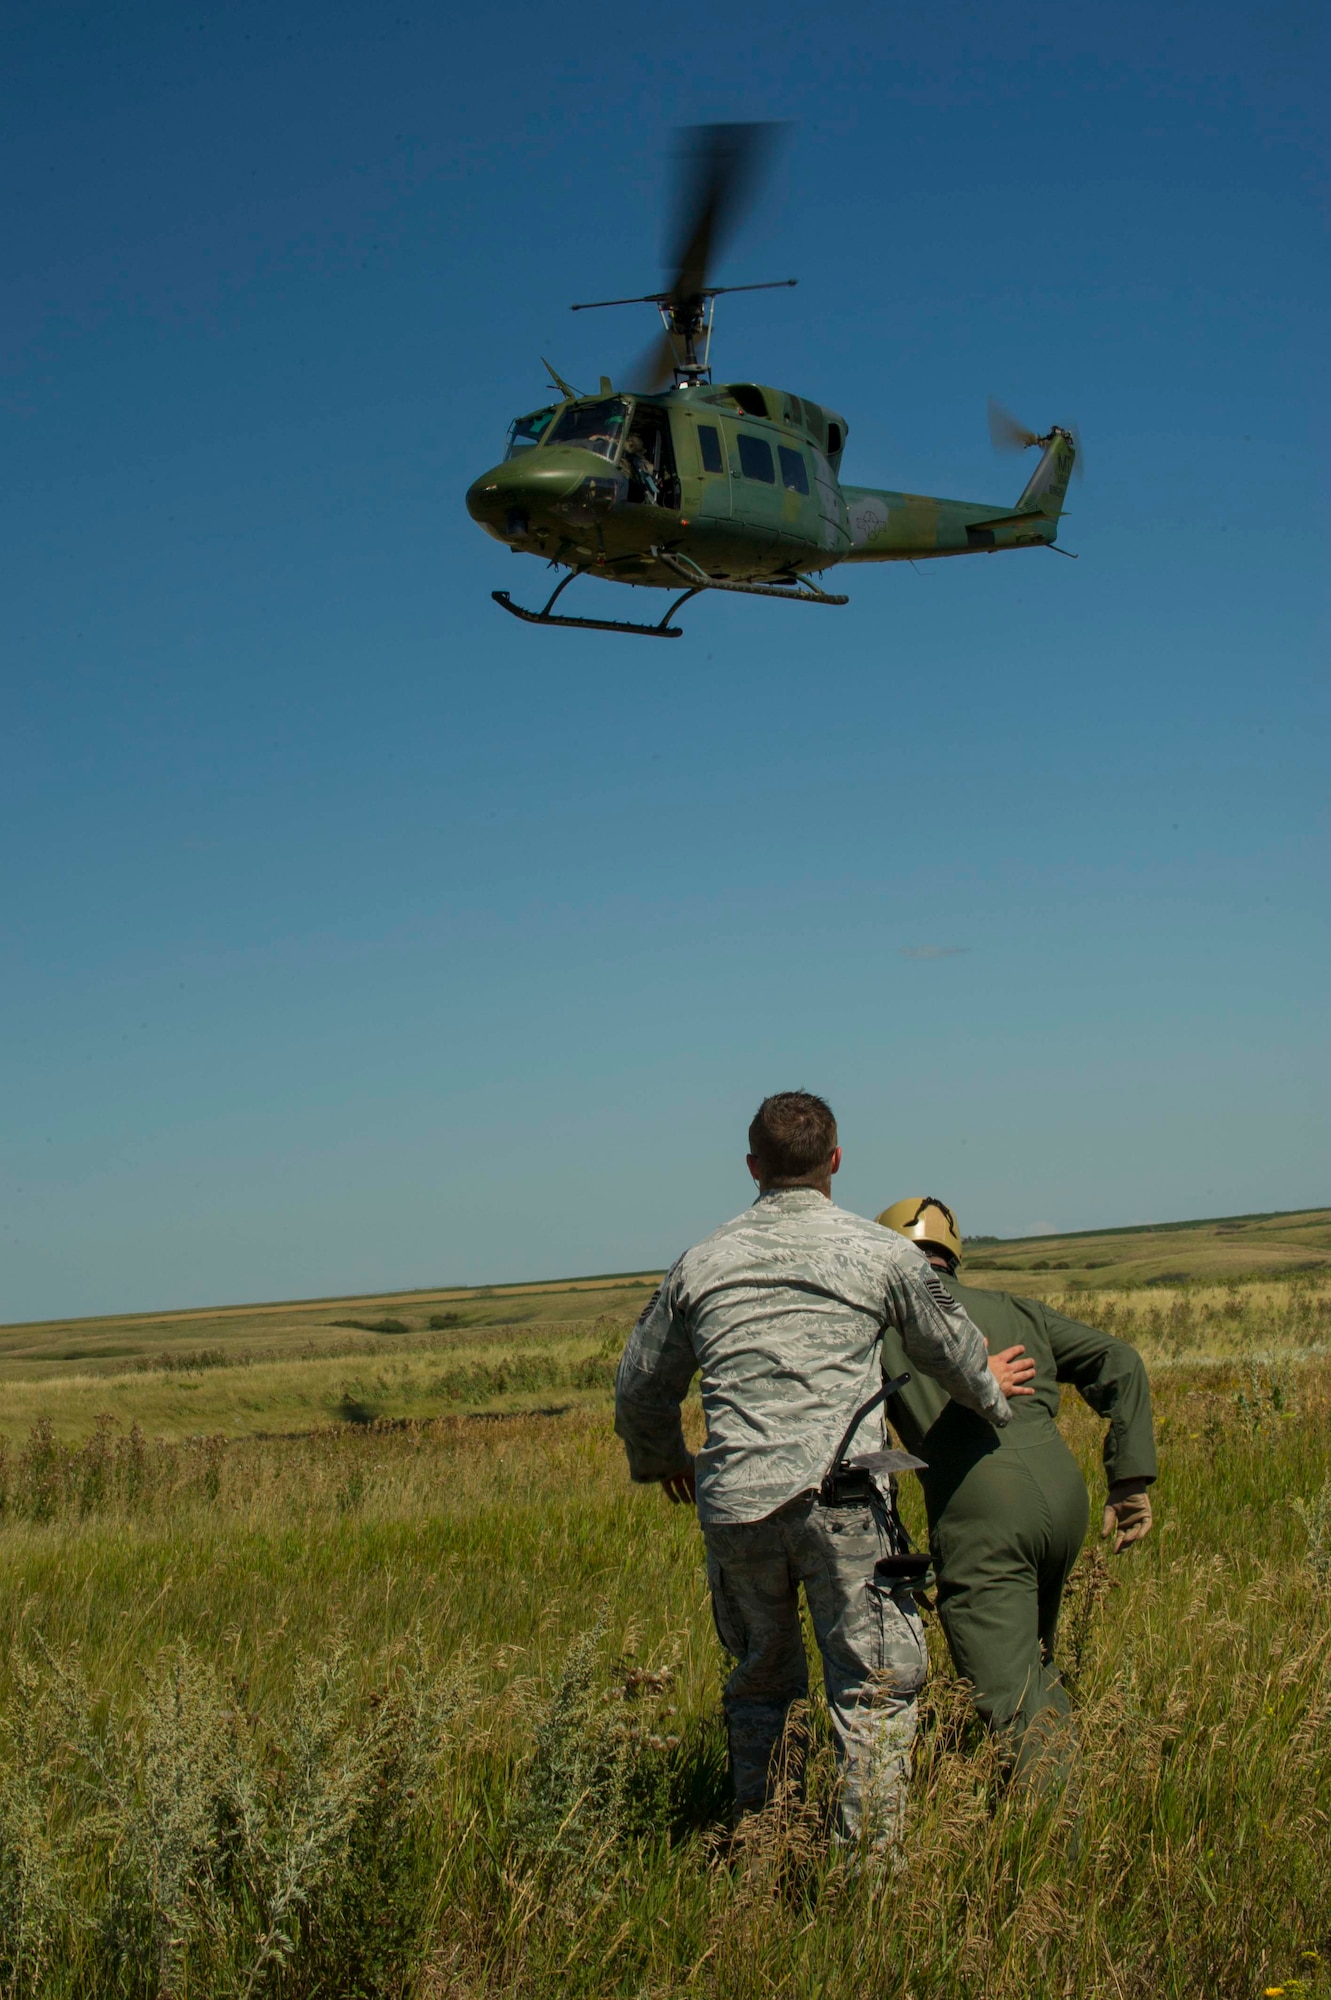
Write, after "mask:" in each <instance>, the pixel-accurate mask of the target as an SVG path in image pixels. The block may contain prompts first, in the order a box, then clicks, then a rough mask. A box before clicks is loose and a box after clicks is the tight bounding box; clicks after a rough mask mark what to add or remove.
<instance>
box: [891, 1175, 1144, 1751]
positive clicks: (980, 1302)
mask: <svg viewBox="0 0 1331 2000" xmlns="http://www.w3.org/2000/svg"><path fill="white" fill-rule="evenodd" d="M878 1220H879V1222H880V1223H882V1224H883V1225H884V1226H885V1227H886V1228H889V1229H895V1230H896V1231H897V1232H898V1234H900V1235H902V1236H905V1237H908V1238H909V1239H910V1241H911V1242H913V1243H917V1244H918V1245H919V1246H920V1248H921V1249H922V1250H923V1251H924V1254H925V1255H926V1257H928V1259H929V1261H930V1263H931V1264H933V1265H934V1266H935V1267H936V1268H937V1269H939V1270H941V1271H945V1272H946V1273H947V1274H948V1278H949V1289H950V1290H951V1291H952V1293H953V1294H954V1295H955V1297H956V1299H957V1301H958V1303H959V1304H960V1305H961V1306H962V1307H963V1308H964V1309H965V1311H966V1313H967V1314H968V1315H969V1317H970V1318H971V1320H972V1321H973V1322H974V1324H975V1325H976V1326H978V1327H979V1329H980V1331H981V1333H983V1334H984V1336H985V1339H986V1341H987V1342H988V1345H989V1349H990V1352H991V1353H997V1352H999V1351H1000V1350H1001V1349H1004V1348H1011V1347H1015V1346H1021V1347H1023V1348H1024V1349H1025V1351H1026V1354H1027V1356H1028V1357H1029V1358H1030V1359H1032V1360H1034V1362H1035V1376H1034V1379H1033V1381H1032V1384H1031V1386H1032V1388H1033V1389H1034V1392H1035V1393H1034V1394H1033V1395H1032V1396H1028V1397H1025V1398H1023V1399H1022V1400H1021V1401H1019V1402H1014V1403H1013V1404H1012V1422H1011V1423H1010V1424H1009V1425H1008V1426H1007V1428H1006V1429H1004V1430H996V1429H995V1428H994V1426H993V1425H992V1424H987V1423H985V1422H984V1421H983V1420H982V1419H979V1418H977V1417H975V1416H974V1415H973V1414H972V1412H971V1411H969V1410H966V1409H963V1408H962V1406H961V1404H960V1403H956V1402H953V1401H952V1400H951V1399H950V1398H949V1397H948V1395H947V1392H946V1391H945V1390H944V1389H943V1388H941V1387H940V1385H939V1384H938V1383H937V1382H935V1381H931V1380H930V1379H929V1378H928V1377H927V1376H923V1375H921V1374H919V1373H918V1372H917V1371H912V1373H911V1379H910V1382H909V1383H908V1385H907V1387H906V1388H905V1389H903V1390H902V1391H901V1392H900V1393H899V1394H898V1395H896V1396H895V1397H893V1399H892V1401H891V1402H890V1403H889V1405H888V1412H889V1415H890V1418H891V1421H892V1424H893V1426H894V1428H895V1429H896V1431H897V1433H898V1435H899V1436H900V1438H901V1440H902V1442H903V1444H904V1445H905V1446H906V1448H907V1450H908V1451H912V1452H915V1453H916V1454H917V1455H918V1456H919V1457H920V1458H922V1459H925V1460H926V1461H927V1470H925V1471H923V1472H921V1473H920V1475H919V1477H920V1484H921V1486H922V1487H923V1489H924V1500H925V1506H926V1509H927V1511H928V1516H929V1536H930V1548H931V1552H932V1554H933V1558H934V1564H935V1573H936V1575H937V1579H938V1592H937V1602H938V1615H939V1618H940V1620H941V1622H942V1626H943V1630H944V1632H945V1634H946V1635H947V1642H948V1646H949V1648H950V1650H951V1653H952V1658H953V1661H954V1663H955V1665H956V1668H957V1671H958V1673H959V1674H961V1675H962V1677H963V1678H964V1679H965V1680H967V1681H969V1682H970V1684H971V1688H972V1691H973V1699H974V1702H975V1706H976V1708H977V1710H978V1711H979V1713H980V1715H981V1716H982V1717H983V1718H984V1720H985V1722H986V1723H987V1724H988V1726H989V1728H990V1729H991V1730H993V1731H994V1733H995V1734H996V1735H997V1736H998V1737H999V1738H1000V1739H1001V1740H1002V1741H1003V1743H1004V1747H1005V1751H1006V1755H1007V1762H1008V1767H1009V1769H1010V1771H1011V1772H1012V1773H1013V1774H1014V1775H1015V1776H1018V1777H1020V1778H1022V1779H1023V1780H1024V1781H1027V1782H1031V1783H1032V1784H1034V1785H1035V1786H1037V1787H1041V1786H1043V1785H1045V1784H1047V1783H1049V1782H1050V1781H1051V1780H1053V1779H1055V1778H1056V1777H1057V1776H1058V1775H1060V1774H1061V1773H1062V1772H1063V1771H1064V1770H1065V1768H1066V1754H1067V1742H1068V1729H1067V1726H1066V1723H1065V1718H1066V1717H1067V1716H1068V1715H1069V1703H1068V1698H1067V1695H1066V1693H1065V1692H1064V1690H1063V1686H1062V1683H1061V1682H1060V1680H1059V1677H1058V1671H1057V1668H1056V1667H1055V1665H1054V1634H1055V1629H1056V1627H1057V1624H1058V1614H1059V1609H1060V1607H1061V1605H1062V1601H1063V1589H1064V1586H1065V1584H1066V1583H1067V1580H1068V1576H1069V1574H1070V1572H1071V1570H1072V1566H1073V1564H1074V1563H1075V1561H1076V1560H1077V1556H1078V1553H1079V1552H1080V1549H1081V1545H1082V1542H1083V1540H1084V1538H1085V1535H1086V1528H1087V1522H1088V1516H1089V1504H1088V1500H1087V1494H1086V1483H1085V1481H1084V1479H1083V1478H1082V1474H1081V1469H1080V1467H1079V1466H1078V1464H1077V1461H1076V1459H1075V1458H1074V1457H1073V1455H1072V1453H1071V1452H1070V1451H1069V1449H1068V1447H1067V1445H1066V1444H1065V1443H1064V1441H1063V1438H1062V1436H1061V1434H1060V1432H1059V1430H1058V1427H1057V1424H1056V1422H1055V1419H1056V1417H1057V1415H1058V1402H1059V1384H1060V1383H1063V1382H1069V1383H1071V1384H1072V1386H1073V1387H1074V1388H1075V1389H1076V1390H1077V1391H1078V1393H1079V1394H1080V1395H1081V1397H1082V1398H1083V1400H1084V1401H1085V1402H1087V1403H1089V1405H1090V1407H1091V1408H1092V1409H1093V1410H1094V1411H1095V1412H1096V1413H1097V1414H1098V1415H1099V1416H1102V1417H1107V1418H1108V1419H1109V1431H1108V1434H1107V1436H1106V1438H1105V1445H1104V1465H1105V1475H1106V1478H1107V1480H1108V1484H1109V1491H1108V1496H1107V1499H1106V1504H1105V1510H1104V1522H1103V1534H1104V1536H1106V1537H1108V1536H1111V1535H1112V1536H1113V1538H1114V1539H1113V1546H1114V1550H1115V1553H1116V1554H1117V1553H1120V1552H1121V1551H1122V1550H1124V1549H1125V1548H1128V1547H1130V1546H1131V1545H1132V1544H1133V1543H1134V1542H1138V1541H1140V1540H1141V1538H1142V1537H1143V1536H1144V1535H1145V1534H1147V1533H1148V1532H1149V1530H1150V1527H1151V1502H1150V1498H1149V1493H1148V1489H1149V1487H1150V1485H1151V1483H1152V1481H1153V1480H1154V1479H1155V1476H1156V1459H1155V1437H1154V1432H1153V1428H1152V1422H1151V1391H1150V1386H1149V1384H1148V1382H1147V1378H1146V1370H1145V1367H1144V1366H1143V1364H1142V1358H1141V1356H1140V1355H1139V1354H1138V1352H1137V1350H1136V1349H1135V1348H1134V1347H1130V1346H1129V1345H1128V1343H1127V1342H1126V1341H1123V1340H1116V1339H1114V1338H1113V1336H1112V1335H1110V1334H1107V1333H1098V1332H1097V1331H1096V1330H1095V1329H1094V1328H1093V1327H1089V1326H1081V1325H1079V1324H1078V1322H1077V1321H1076V1320H1071V1319H1065V1318H1064V1317H1063V1315H1062V1314H1061V1313H1057V1312H1055V1311H1054V1310H1053V1309H1052V1307H1050V1306H1047V1305H1045V1304H1044V1303H1043V1302H1042V1301H1040V1300H1038V1299H1019V1298H1013V1297H1011V1296H1010V1295H1009V1294H1008V1293H1006V1292H990V1291H980V1290H977V1289H976V1288H975V1287H973V1286H971V1285H962V1284H958V1283H957V1282H956V1278H955V1276H954V1275H953V1274H954V1273H955V1271H956V1269H957V1265H958V1263H959V1261H960V1258H961V1253H962V1240H961V1233H960V1231H959V1229H958V1227H957V1223H956V1219H955V1217H954V1216H953V1213H952V1211H951V1209H950V1208H948V1206H947V1204H946V1203H945V1202H942V1201H939V1200H937V1199H935V1198H934V1197H933V1196H926V1197H924V1198H922V1199H919V1198H915V1197H911V1198H910V1199H909V1200H906V1201H899V1202H896V1203H894V1205H893V1206H892V1207H891V1208H888V1209H885V1210H884V1211H883V1213H882V1214H881V1215H880V1216H879V1217H878ZM896 1339H897V1336H896V1335H895V1333H894V1331H893V1330H892V1329H891V1328H889V1329H888V1332H887V1333H886V1334H885V1336H884V1341H883V1372H884V1374H885V1375H886V1376H888V1377H891V1376H894V1375H897V1374H900V1373H902V1372H904V1370H905V1369H907V1368H909V1365H910V1364H909V1362H908V1360H907V1358H906V1355H905V1353H904V1350H903V1351H901V1352H899V1353H898V1352H895V1351H893V1342H894V1341H895V1340H896Z"/></svg>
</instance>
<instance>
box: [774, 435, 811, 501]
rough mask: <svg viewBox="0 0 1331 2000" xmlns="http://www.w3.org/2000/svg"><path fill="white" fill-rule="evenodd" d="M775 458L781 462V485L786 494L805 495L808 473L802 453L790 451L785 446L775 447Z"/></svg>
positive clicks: (807, 488) (807, 487) (787, 446)
mask: <svg viewBox="0 0 1331 2000" xmlns="http://www.w3.org/2000/svg"><path fill="white" fill-rule="evenodd" d="M777 456H778V457H779V458H780V460H781V484H782V485H783V486H784V487H785V489H786V491H787V493H807V492H808V490H809V471H808V467H807V466H806V465H805V463H804V453H803V452H802V451H792V450H791V448H790V446H789V445H787V444H783V445H778V446H777Z"/></svg>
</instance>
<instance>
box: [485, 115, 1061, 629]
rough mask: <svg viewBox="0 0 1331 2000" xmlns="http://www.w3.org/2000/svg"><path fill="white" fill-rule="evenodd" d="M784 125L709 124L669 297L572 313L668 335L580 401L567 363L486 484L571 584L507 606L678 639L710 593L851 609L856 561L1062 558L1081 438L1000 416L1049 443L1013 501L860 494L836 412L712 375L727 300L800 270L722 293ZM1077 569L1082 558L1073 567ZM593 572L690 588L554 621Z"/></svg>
mask: <svg viewBox="0 0 1331 2000" xmlns="http://www.w3.org/2000/svg"><path fill="white" fill-rule="evenodd" d="M769 132H770V128H769V127H764V126H756V125H711V126H703V127H701V128H699V134H698V141H697V144H696V146H695V149H694V153H693V158H692V164H691V171H690V172H689V174H688V176H687V179H686V181H685V184H684V187H683V190H682V197H681V200H680V203H679V209H680V221H679V224H678V226H677V229H676V232H675V239H674V240H675V248H674V254H673V256H672V257H671V259H670V262H671V264H672V265H673V267H674V276H673V278H672V279H671V282H670V284H669V286H668V287H667V288H666V290H665V291H662V292H649V293H646V294H644V295H642V296H641V297H638V298H629V299H596V300H591V301H589V302H587V303H586V304H583V305H575V306H574V307H573V308H572V310H573V311H574V312H589V311H593V310H600V309H602V308H605V307H609V306H627V305H652V306H655V307H656V308H657V311H658V312H659V314H660V317H661V323H662V330H661V333H660V334H659V335H658V336H657V339H656V341H655V342H654V344H653V347H652V348H651V350H650V351H649V353H648V355H647V356H646V357H645V358H644V360H643V361H642V363H641V364H640V366H639V367H638V368H637V369H635V370H634V371H633V375H632V379H633V380H635V381H636V382H637V383H638V386H637V387H636V388H634V389H629V388H627V387H626V388H621V389H616V388H615V386H614V384H613V383H612V381H611V378H610V377H609V376H607V375H602V377H601V378H600V385H599V388H598V389H597V392H596V394H595V395H581V394H579V392H578V391H577V390H576V389H574V388H573V387H572V386H571V384H569V383H568V382H566V381H565V380H564V379H563V377H562V376H561V375H559V374H558V373H557V372H556V371H555V370H554V369H553V368H551V367H550V364H549V362H545V363H544V364H543V365H544V366H545V367H546V369H547V371H548V373H549V375H550V380H551V386H552V387H553V388H554V390H555V391H556V393H557V396H558V400H557V401H555V402H550V403H546V404H545V405H543V406H542V407H541V408H540V409H536V410H532V411H530V412H529V413H528V414H527V415H526V416H521V417H518V418H516V419H515V420H514V422H513V423H512V424H511V425H510V426H509V432H508V442H507V449H506V451H505V454H504V457H503V459H502V460H501V462H500V463H499V464H498V465H495V466H493V467H492V468H491V469H490V470H489V471H488V472H485V473H482V475H481V477H480V478H479V479H477V480H476V481H475V482H474V483H473V484H472V486H471V487H470V488H469V490H468V493H467V510H468V512H469V513H470V514H471V516H472V518H473V520H475V521H477V522H478V523H479V524H480V526H481V527H482V528H484V529H485V530H486V532H487V533H488V534H490V535H492V536H493V537H494V539H495V540H496V541H499V542H503V543H505V544H506V545H507V546H508V548H509V549H511V550H512V551H513V553H514V554H520V555H535V556H540V557H543V558H544V559H545V560H546V562H547V563H548V564H550V565H551V566H552V567H554V568H557V569H562V570H564V571H565V572H566V574H565V575H564V576H563V577H562V578H561V580H560V581H559V582H558V583H557V584H556V586H555V588H554V590H553V592H552V593H551V595H550V597H549V598H548V600H547V601H546V603H545V604H544V606H543V607H542V608H541V609H540V610H539V611H531V610H528V609H526V608H525V607H524V606H522V605H520V604H515V603H514V602H513V600H512V597H511V595H510V593H509V592H508V591H506V590H496V591H492V592H491V596H492V597H493V598H494V601H495V603H496V604H498V605H500V606H501V607H502V609H503V610H505V611H508V612H511V613H512V615H513V616H514V617H515V618H520V619H522V620H523V621H524V622H525V623H527V624H529V625H544V626H565V627H575V628H577V629H579V630H582V631H591V632H620V633H631V634H633V635H635V636H641V637H643V638H657V639H677V638H679V637H680V636H681V633H682V627H680V626H678V625H675V624H674V623H673V622H672V621H673V620H674V618H675V617H676V616H677V615H678V613H679V612H680V611H681V610H682V608H683V607H684V605H685V604H687V603H688V602H689V601H690V600H691V599H692V598H695V597H698V596H700V595H701V594H702V593H703V592H704V591H733V592H739V593H743V594H745V595H748V596H756V597H769V598H780V599H785V600H787V601H789V602H791V603H795V604H821V605H826V606H834V605H844V604H847V603H849V601H850V600H849V598H848V597H846V596H842V595H838V594H834V593H833V592H830V591H827V590H824V589H823V587H822V585H821V584H820V583H819V582H818V581H817V580H816V579H817V578H818V577H820V576H822V575H823V574H825V572H826V571H827V570H829V569H831V568H833V567H834V566H839V565H841V564H844V563H872V562H922V561H925V560H928V559H932V558H934V557H939V556H963V555H975V554H980V553H984V554H987V555H994V554H997V553H998V551H1000V550H1002V549H1021V548H1054V549H1055V553H1056V554H1059V555H1064V554H1066V553H1067V551H1066V550H1063V549H1057V548H1056V547H1055V543H1056V538H1057V534H1058V521H1059V516H1060V514H1061V512H1062V509H1063V503H1064V498H1065V496H1066V493H1067V486H1068V479H1069V476H1070V474H1071V472H1072V468H1073V465H1074V463H1075V462H1076V459H1077V443H1076V439H1075V437H1074V435H1073V432H1072V430H1071V429H1069V428H1063V427H1060V426H1059V425H1054V426H1052V427H1051V428H1050V429H1049V430H1048V431H1047V432H1045V433H1044V434H1043V435H1041V434H1039V433H1037V432H1035V431H1031V430H1027V429H1025V428H1024V427H1023V426H1022V425H1021V424H1019V423H1018V422H1017V421H1016V420H1015V418H1012V417H1010V416H1009V415H1008V414H1007V412H1006V411H1004V410H1002V409H1001V408H1000V407H999V406H998V405H997V404H995V403H992V402H991V404H990V412H989V414H990V434H991V436H992V438H993V441H994V443H995V445H996V446H998V447H999V448H1005V449H1008V448H1010V449H1016V450H1021V449H1029V448H1032V447H1038V448H1039V451H1040V457H1039V461H1038V463H1037V464H1036V466H1035V469H1034V471H1033V472H1032V474H1031V477H1030V478H1029V479H1028V480H1027V482H1026V485H1025V487H1024V488H1023V489H1022V492H1021V494H1020V496H1019V498H1018V499H1017V501H1016V502H1015V504H1014V505H1011V506H1006V507H1004V506H992V505H985V504H984V503H983V502H978V501H968V500H944V499H937V498H934V497H933V496H931V495H927V494H920V493H897V492H892V491H890V490H888V489H885V488H882V487H875V486H854V485H849V484H847V483H845V482H844V481H843V480H842V477H841V467H842V461H843V458H844V454H845V450H846V442H847V438H848V436H849V427H848V425H847V423H846V420H845V418H844V417H843V416H842V415H841V414H840V413H839V412H838V411H836V410H833V409H829V408H828V407H827V406H826V405H825V404H822V403H816V402H813V401H811V400H809V399H808V398H807V397H804V396H797V395H795V394H794V393H793V392H791V391H789V390H784V389H776V388H772V387H771V386H769V385H768V384H766V383H759V382H749V381H742V382H724V383H715V382H713V380H712V368H711V346H712V327H713V320H714V316H715V309H716V301H717V300H718V299H719V298H722V297H724V296H726V295H728V294H731V293H735V292H756V291H772V290H778V289H783V288H786V287H789V286H792V285H794V284H796V283H797V282H798V281H797V280H796V279H794V278H781V279H774V280H770V281H768V282H766V283H764V284H756V285H714V284H711V283H709V272H710V266H711V263H712V260H713V257H714V255H715V253H716V251H717V248H718V246H719V242H720V239H721V237H722V235H723V233H724V232H725V231H726V230H727V228H728V227H729V226H730V225H731V224H732V223H733V220H734V217H735V213H736V211H737V209H738V208H739V206H740V205H741V202H742V200H743V198H744V196H745V194H746V192H747V190H748V189H749V187H750V186H751V185H752V182H753V179H754V176H755V170H756V168H757V165H758V162H759V160H760V157H761V155H762V153H763V151H764V149H765V146H766V144H767V140H768V134H769ZM1073 559H1074V560H1075V558H1073ZM582 577H599V578H601V579H603V580H604V581H606V582H611V583H619V584H630V585H638V586H646V587H647V588H650V589H664V590H669V591H673V592H674V593H676V594H675V596H674V599H673V601H672V602H671V604H670V605H669V607H668V608H667V610H666V611H665V613H664V615H663V616H662V617H661V619H660V620H659V621H658V622H657V623H655V624H636V623H631V622H629V621H627V620H625V619H614V618H589V617H582V618H578V617H570V616H568V615H566V614H563V613H557V612H556V611H555V609H554V607H555V604H556V603H557V602H558V600H559V598H560V596H561V594H562V593H563V592H564V591H565V590H566V589H567V588H568V586H569V584H571V583H573V582H575V581H577V580H578V579H580V578H582Z"/></svg>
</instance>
